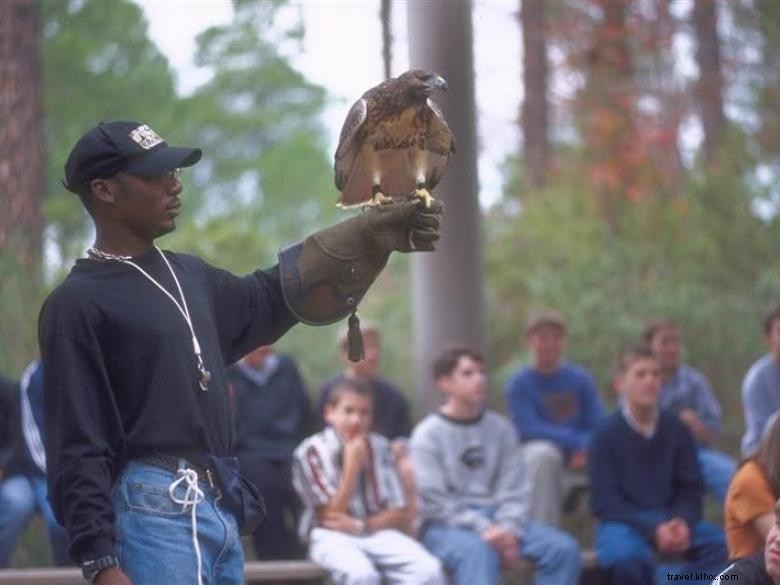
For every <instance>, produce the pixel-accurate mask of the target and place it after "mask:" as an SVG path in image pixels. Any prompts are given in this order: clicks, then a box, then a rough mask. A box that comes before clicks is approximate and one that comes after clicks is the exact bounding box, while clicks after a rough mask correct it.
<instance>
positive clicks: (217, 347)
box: [39, 249, 296, 560]
mask: <svg viewBox="0 0 780 585" xmlns="http://www.w3.org/2000/svg"><path fill="white" fill-rule="evenodd" d="M165 254H166V257H167V258H168V259H169V261H170V263H171V266H172V267H173V270H174V271H175V273H176V276H177V278H178V280H179V283H180V284H181V288H182V290H183V291H184V295H185V298H186V300H187V305H188V306H189V311H190V315H191V318H192V325H193V327H194V330H195V334H196V335H197V337H198V340H199V342H200V346H201V350H202V354H203V359H204V361H205V365H206V368H207V369H208V370H209V371H210V372H211V381H210V383H209V390H208V391H205V392H204V391H202V390H201V389H200V387H199V385H198V371H197V368H196V362H195V356H194V353H193V347H192V337H191V335H190V331H189V328H188V326H187V323H186V321H185V320H184V318H183V317H182V315H181V313H180V312H179V310H178V309H177V308H176V306H175V305H174V303H173V302H172V301H171V300H170V299H169V298H168V297H167V296H166V295H164V294H163V292H162V291H160V290H159V289H158V288H157V287H156V286H154V285H153V284H152V283H151V282H149V281H148V280H147V279H146V278H145V277H144V276H143V275H142V274H141V273H140V272H139V271H138V270H136V269H135V268H134V267H132V266H128V265H126V264H123V263H119V262H99V261H95V260H78V261H77V262H76V265H75V266H74V268H73V270H72V271H71V273H70V274H69V275H68V277H67V278H66V279H65V281H64V282H63V283H62V284H61V285H60V286H59V287H57V288H56V289H55V290H54V291H53V292H52V294H51V295H50V296H49V298H48V299H47V301H46V302H45V304H44V306H43V308H42V310H41V316H40V322H39V342H40V346H41V357H42V360H43V363H44V367H45V369H46V376H45V380H44V397H45V398H44V400H45V404H44V417H45V424H46V432H45V444H46V456H47V463H48V476H49V499H50V501H51V503H52V507H53V508H54V511H55V514H56V516H57V519H58V520H59V521H60V522H61V523H62V524H63V525H64V526H65V528H66V529H67V531H68V533H69V535H70V539H71V549H70V554H71V556H72V557H73V558H74V559H76V560H82V559H84V558H87V557H91V556H103V555H106V554H112V553H113V551H114V514H113V507H112V501H111V488H112V485H113V482H114V480H115V479H116V477H117V476H118V474H119V473H120V472H121V470H122V468H123V466H124V464H125V463H126V462H127V461H128V460H129V459H131V458H134V457H139V456H143V455H146V454H149V453H152V452H156V453H172V454H181V455H188V456H190V457H191V458H193V459H195V460H196V461H197V459H198V456H199V455H200V456H205V455H206V454H209V453H210V454H213V455H216V456H226V455H229V454H232V449H233V443H234V437H233V430H232V425H231V424H230V403H229V397H228V393H227V390H226V386H227V384H226V381H227V378H226V372H225V367H226V364H230V363H232V362H234V361H236V360H237V359H239V358H240V357H241V356H242V355H244V354H246V353H247V352H249V351H250V350H251V349H253V348H255V347H256V346H258V345H263V344H269V343H272V342H274V341H276V339H278V338H279V337H280V336H281V335H282V334H283V333H285V332H286V331H287V330H288V329H289V328H290V327H291V326H292V325H294V324H295V323H296V319H295V317H294V316H293V315H292V313H291V312H290V311H289V309H288V307H287V306H286V304H285V302H284V299H283V297H282V292H281V287H280V280H279V271H278V267H274V268H272V269H270V270H268V271H265V272H264V271H257V272H254V273H252V274H250V275H248V276H245V277H237V276H234V275H232V274H230V273H229V272H226V271H224V270H219V269H216V268H214V267H212V266H209V265H208V264H206V263H205V262H204V261H203V260H201V259H199V258H197V257H194V256H189V255H184V254H176V253H172V252H166V253H165ZM134 261H135V262H136V263H137V264H138V265H139V266H140V267H142V268H143V269H144V270H146V271H147V272H148V273H149V274H150V275H151V276H152V277H154V278H155V279H156V280H157V281H158V282H159V283H160V284H161V285H162V286H163V287H165V289H166V290H168V291H169V292H170V293H171V294H172V295H173V296H174V298H177V299H178V297H179V295H178V292H177V289H176V284H175V283H174V281H173V278H172V277H171V275H170V272H169V270H168V268H167V266H166V265H165V263H164V262H163V260H162V258H161V257H160V255H159V253H158V252H157V251H156V250H154V249H152V250H151V251H149V252H148V253H146V254H144V255H143V256H140V257H138V258H135V259H134ZM179 300H180V299H179Z"/></svg>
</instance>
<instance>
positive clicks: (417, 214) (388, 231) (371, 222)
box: [361, 199, 444, 252]
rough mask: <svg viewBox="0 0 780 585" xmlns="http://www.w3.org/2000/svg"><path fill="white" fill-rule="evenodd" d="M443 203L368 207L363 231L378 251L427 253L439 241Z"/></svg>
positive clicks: (391, 204) (414, 202)
mask: <svg viewBox="0 0 780 585" xmlns="http://www.w3.org/2000/svg"><path fill="white" fill-rule="evenodd" d="M443 210H444V204H443V203H442V202H441V201H438V200H434V201H433V203H432V204H431V206H430V207H425V203H424V201H422V200H420V199H414V200H412V201H400V202H394V203H388V204H386V205H378V206H376V207H368V208H366V209H365V211H364V213H363V215H362V216H361V218H362V219H363V220H364V229H365V231H366V233H367V234H368V235H369V237H370V238H371V240H372V243H373V245H374V247H376V248H378V249H383V250H387V251H388V252H391V251H398V252H414V251H418V250H419V251H430V250H433V249H434V248H435V244H436V241H437V240H438V239H439V224H440V223H441V214H442V211H443Z"/></svg>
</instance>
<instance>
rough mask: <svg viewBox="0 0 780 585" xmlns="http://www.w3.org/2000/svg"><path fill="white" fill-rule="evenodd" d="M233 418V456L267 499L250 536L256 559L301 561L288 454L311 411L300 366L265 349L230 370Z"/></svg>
mask: <svg viewBox="0 0 780 585" xmlns="http://www.w3.org/2000/svg"><path fill="white" fill-rule="evenodd" d="M228 380H229V381H230V387H231V389H232V391H233V403H234V404H235V417H236V457H238V462H239V467H240V469H241V471H242V473H244V474H246V476H247V478H249V479H250V480H251V481H252V482H253V483H254V484H255V486H256V487H257V489H258V490H259V491H260V493H261V494H262V496H263V499H264V500H265V509H266V519H265V522H263V523H262V524H261V525H260V526H258V527H257V530H255V531H254V533H253V534H252V542H253V544H254V548H255V556H256V557H257V558H258V559H260V560H281V559H293V558H302V556H303V554H304V553H305V550H304V549H303V547H302V546H301V544H300V542H299V541H298V536H297V529H296V525H297V523H298V518H299V516H300V511H301V505H300V501H299V500H298V496H297V494H296V493H295V489H294V488H293V485H292V471H291V465H292V455H293V451H295V447H296V445H298V443H300V442H301V441H302V440H303V438H304V437H305V436H306V435H307V431H308V430H309V426H310V423H311V421H310V418H311V407H310V405H309V396H308V394H307V393H306V386H305V385H304V383H303V379H302V378H301V375H300V373H299V372H298V367H297V366H296V365H295V362H294V361H293V360H292V358H290V357H289V356H286V355H282V354H279V353H276V352H275V351H274V348H273V346H270V345H265V346H261V347H258V348H257V349H255V350H253V351H251V352H250V353H248V354H247V355H246V356H244V358H243V359H242V360H241V361H240V362H238V363H237V364H235V365H233V366H231V367H230V368H229V369H228Z"/></svg>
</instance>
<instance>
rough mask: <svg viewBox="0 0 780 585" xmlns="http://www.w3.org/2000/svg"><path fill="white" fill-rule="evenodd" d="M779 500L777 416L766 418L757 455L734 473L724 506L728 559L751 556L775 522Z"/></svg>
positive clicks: (779, 420) (779, 430) (779, 428)
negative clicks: (775, 510) (777, 501)
mask: <svg viewBox="0 0 780 585" xmlns="http://www.w3.org/2000/svg"><path fill="white" fill-rule="evenodd" d="M777 498H780V417H779V416H777V415H775V416H773V417H772V418H771V419H770V422H769V424H768V425H767V428H766V429H765V431H764V434H763V436H762V437H761V443H760V446H759V449H758V452H757V453H756V454H755V455H754V456H753V457H750V458H749V459H747V460H746V461H745V462H744V463H743V464H742V466H741V467H740V468H739V469H738V470H737V472H736V473H735V474H734V479H733V480H732V481H731V485H730V486H729V491H728V495H727V496H726V505H725V507H724V524H725V527H726V543H727V544H728V548H729V558H732V559H736V558H739V557H747V556H750V555H752V554H755V553H757V552H759V551H760V550H761V548H762V547H763V546H764V541H765V540H766V536H767V534H768V533H769V529H770V528H771V527H772V526H773V525H774V522H775V514H774V509H775V501H776V500H777Z"/></svg>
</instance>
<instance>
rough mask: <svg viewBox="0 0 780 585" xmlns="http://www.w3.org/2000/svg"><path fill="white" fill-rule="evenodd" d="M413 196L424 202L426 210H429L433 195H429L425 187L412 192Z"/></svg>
mask: <svg viewBox="0 0 780 585" xmlns="http://www.w3.org/2000/svg"><path fill="white" fill-rule="evenodd" d="M414 196H415V197H418V198H420V199H422V200H423V201H425V207H426V209H430V208H431V205H432V204H433V200H434V199H433V195H431V193H430V191H428V189H426V188H425V187H421V188H420V189H415V190H414Z"/></svg>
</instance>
